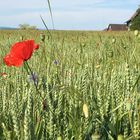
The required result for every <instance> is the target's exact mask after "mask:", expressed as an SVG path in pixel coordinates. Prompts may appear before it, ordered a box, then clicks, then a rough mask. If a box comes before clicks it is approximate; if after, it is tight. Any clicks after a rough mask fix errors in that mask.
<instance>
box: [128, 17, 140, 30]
mask: <svg viewBox="0 0 140 140" xmlns="http://www.w3.org/2000/svg"><path fill="white" fill-rule="evenodd" d="M130 30H140V15H138V16H137V17H136V18H134V20H133V21H132V22H131V25H130Z"/></svg>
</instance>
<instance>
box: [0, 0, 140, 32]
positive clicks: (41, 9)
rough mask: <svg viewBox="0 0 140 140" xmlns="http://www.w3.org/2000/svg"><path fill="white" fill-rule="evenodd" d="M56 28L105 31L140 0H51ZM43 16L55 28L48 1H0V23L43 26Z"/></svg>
mask: <svg viewBox="0 0 140 140" xmlns="http://www.w3.org/2000/svg"><path fill="white" fill-rule="evenodd" d="M50 1H51V6H52V12H53V19H54V25H55V29H60V30H61V29H64V30H65V29H68V30H102V29H104V28H106V27H107V26H108V24H110V23H124V22H125V21H126V20H128V19H129V18H130V17H131V16H132V15H133V13H134V12H135V11H136V9H137V8H138V6H139V5H140V0H50ZM40 15H42V17H43V18H44V20H45V22H46V24H47V25H48V27H49V28H52V23H51V19H50V14H49V9H48V5H47V0H1V3H0V26H6V27H7V26H8V27H18V25H19V24H22V23H28V24H31V25H36V26H37V27H38V28H44V25H43V24H42V21H41V19H40Z"/></svg>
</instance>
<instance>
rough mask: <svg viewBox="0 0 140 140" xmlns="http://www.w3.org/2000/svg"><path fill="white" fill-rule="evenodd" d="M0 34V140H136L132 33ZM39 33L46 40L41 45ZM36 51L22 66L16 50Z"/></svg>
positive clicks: (137, 42)
mask: <svg viewBox="0 0 140 140" xmlns="http://www.w3.org/2000/svg"><path fill="white" fill-rule="evenodd" d="M50 32H51V36H50V34H49V33H48V32H47V31H33V30H29V31H20V30H15V31H0V74H1V76H0V140H139V139H140V80H139V79H140V37H139V36H135V35H134V33H133V32H90V31H50ZM41 33H43V34H45V40H44V41H42V40H41V35H40V34H41ZM27 39H34V40H35V42H36V43H38V44H39V45H40V48H39V49H38V50H36V51H35V52H34V53H33V55H32V57H31V58H30V59H29V60H28V64H29V65H30V67H31V69H32V71H33V72H34V73H35V77H36V79H35V80H36V82H37V89H36V88H35V86H34V80H33V79H32V77H31V75H28V74H27V72H26V69H25V67H24V65H22V66H21V67H8V66H6V65H5V64H4V63H3V57H4V56H5V55H6V54H7V53H8V52H9V50H10V47H11V45H12V44H13V43H15V42H19V41H21V40H27Z"/></svg>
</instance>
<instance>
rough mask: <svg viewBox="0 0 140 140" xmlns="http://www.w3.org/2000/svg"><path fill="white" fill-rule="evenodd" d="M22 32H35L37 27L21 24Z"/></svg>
mask: <svg viewBox="0 0 140 140" xmlns="http://www.w3.org/2000/svg"><path fill="white" fill-rule="evenodd" d="M19 27H20V29H21V30H35V29H37V27H36V26H31V25H29V24H19Z"/></svg>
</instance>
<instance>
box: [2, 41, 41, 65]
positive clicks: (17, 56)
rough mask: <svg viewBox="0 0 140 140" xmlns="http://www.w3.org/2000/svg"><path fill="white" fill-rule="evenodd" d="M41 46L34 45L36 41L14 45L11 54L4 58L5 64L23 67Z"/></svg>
mask: <svg viewBox="0 0 140 140" xmlns="http://www.w3.org/2000/svg"><path fill="white" fill-rule="evenodd" d="M38 48H39V45H37V44H35V43H34V40H25V41H22V42H17V43H15V44H14V45H12V47H11V50H10V53H9V54H7V55H6V56H5V57H4V59H3V60H4V63H5V64H6V65H7V66H17V67H18V66H21V65H22V63H23V62H24V61H27V60H28V59H30V57H31V56H32V53H33V51H34V50H35V49H38Z"/></svg>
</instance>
